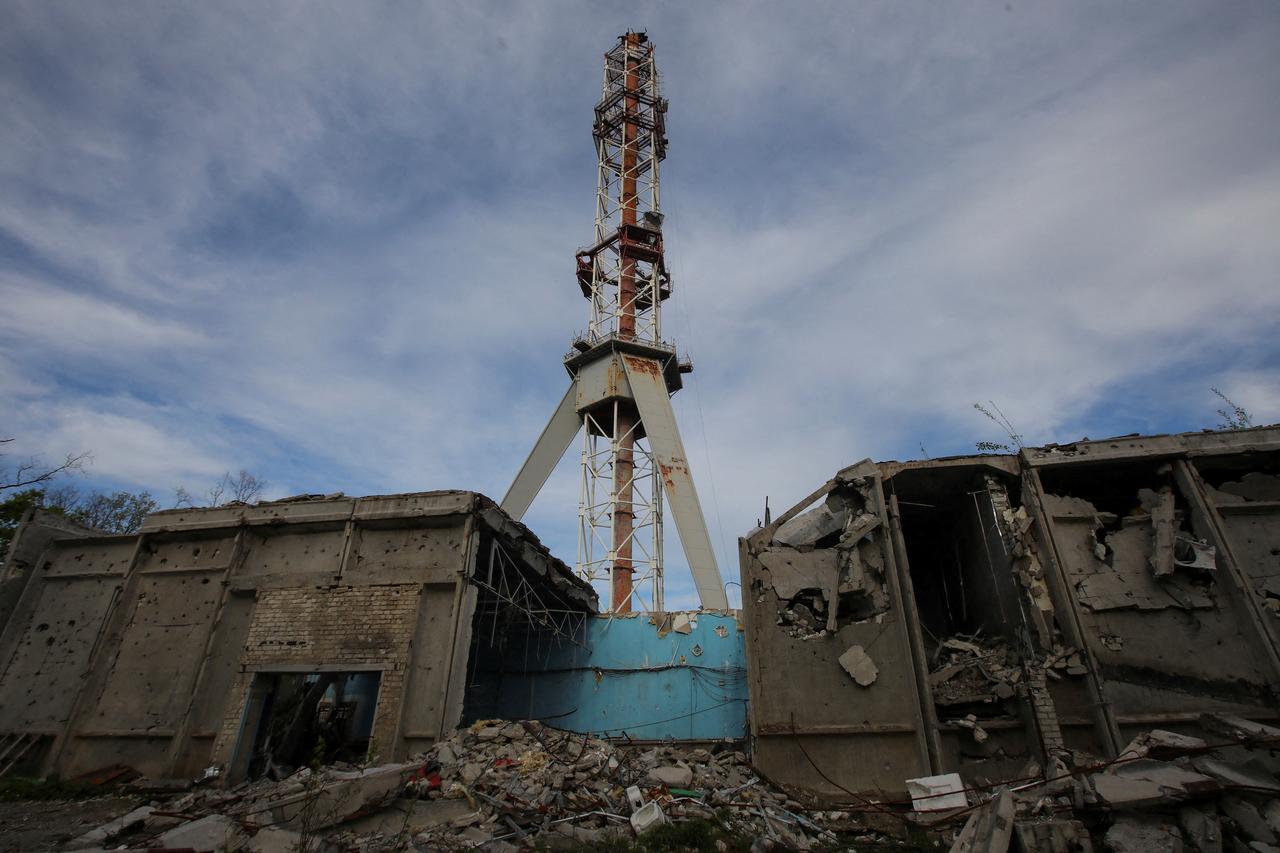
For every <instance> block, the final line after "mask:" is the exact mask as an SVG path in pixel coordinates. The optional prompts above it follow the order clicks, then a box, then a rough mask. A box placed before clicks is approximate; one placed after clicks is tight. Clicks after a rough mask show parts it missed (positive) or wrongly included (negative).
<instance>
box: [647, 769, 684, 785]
mask: <svg viewBox="0 0 1280 853" xmlns="http://www.w3.org/2000/svg"><path fill="white" fill-rule="evenodd" d="M649 778H650V779H652V780H653V781H655V782H661V783H662V784H663V785H666V786H667V787H668V788H687V787H689V785H691V784H692V783H693V771H692V770H690V769H689V768H688V767H671V766H668V767H654V768H651V769H650V770H649Z"/></svg>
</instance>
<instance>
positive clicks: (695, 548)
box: [622, 355, 729, 610]
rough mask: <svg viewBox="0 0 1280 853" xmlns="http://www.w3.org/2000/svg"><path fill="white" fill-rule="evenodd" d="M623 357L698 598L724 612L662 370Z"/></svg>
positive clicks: (721, 587)
mask: <svg viewBox="0 0 1280 853" xmlns="http://www.w3.org/2000/svg"><path fill="white" fill-rule="evenodd" d="M622 361H623V364H624V365H625V367H626V370H627V381H628V382H629V383H630V384H631V395H632V397H633V398H634V399H635V401H636V407H637V408H638V409H639V410H640V421H641V423H643V424H644V431H645V435H647V436H648V438H649V447H650V448H652V450H653V455H654V457H655V458H656V459H657V462H658V468H659V474H660V476H661V477H662V490H663V492H664V493H666V496H667V503H669V504H670V505H671V514H672V515H674V516H675V521H676V529H677V530H679V531H680V542H681V543H682V544H683V545H684V555H685V558H686V559H688V561H689V570H690V571H691V572H692V573H693V583H694V586H696V587H697V588H698V598H699V600H700V601H701V602H702V606H703V607H705V608H708V609H711V610H728V609H729V599H728V597H727V596H726V595H725V593H724V584H723V583H722V582H721V580H720V569H719V568H718V567H717V566H716V554H715V551H714V550H712V548H711V537H710V536H708V535H707V522H706V519H705V518H704V517H703V515H702V504H701V503H699V501H698V492H697V491H696V490H695V489H694V487H693V475H692V474H690V472H689V460H688V457H687V456H685V452H684V443H683V442H682V441H681V440H680V431H679V429H677V427H676V414H675V412H674V411H673V410H672V408H671V397H670V396H669V395H668V393H667V383H666V382H665V381H664V380H663V378H662V369H661V367H660V366H659V364H658V362H657V361H656V360H654V359H652V358H643V357H640V356H634V355H624V356H623V357H622Z"/></svg>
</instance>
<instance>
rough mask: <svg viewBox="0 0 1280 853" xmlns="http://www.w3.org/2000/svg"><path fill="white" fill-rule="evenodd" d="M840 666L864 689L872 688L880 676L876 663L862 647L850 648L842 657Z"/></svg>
mask: <svg viewBox="0 0 1280 853" xmlns="http://www.w3.org/2000/svg"><path fill="white" fill-rule="evenodd" d="M840 665H841V666H842V667H844V671H845V672H847V673H849V676H850V677H851V678H853V680H854V681H856V682H857V683H858V684H859V685H860V686H862V687H870V686H871V685H872V684H873V683H875V680H876V678H877V677H878V676H879V675H880V670H879V669H877V668H876V664H875V661H873V660H871V657H870V655H868V654H867V651H866V649H864V648H862V646H850V647H849V650H848V651H846V652H845V653H844V654H842V655H840Z"/></svg>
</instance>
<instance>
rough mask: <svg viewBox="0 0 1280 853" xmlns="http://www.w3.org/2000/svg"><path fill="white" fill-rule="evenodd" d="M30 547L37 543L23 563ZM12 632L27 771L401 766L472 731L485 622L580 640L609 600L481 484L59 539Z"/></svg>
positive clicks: (308, 499) (175, 517) (0, 730)
mask: <svg viewBox="0 0 1280 853" xmlns="http://www.w3.org/2000/svg"><path fill="white" fill-rule="evenodd" d="M24 553H25V552H24ZM28 574H29V579H28V580H27V581H26V582H25V584H24V588H23V590H22V594H21V596H20V599H19V601H18V602H17V603H16V605H15V606H14V608H13V612H12V616H11V617H10V619H9V620H8V623H7V625H6V626H5V630H4V632H3V634H2V635H0V735H3V736H4V737H5V738H6V743H11V742H17V743H19V745H20V746H21V748H22V750H23V756H24V757H23V763H22V766H21V768H19V769H22V770H24V771H25V772H41V773H48V772H58V773H59V774H61V775H64V776H72V775H75V774H77V773H81V772H85V771H91V770H94V769H97V768H101V767H106V766H110V765H114V764H126V765H129V766H131V767H133V768H135V769H136V770H138V771H140V772H142V773H143V774H145V775H147V776H149V777H152V778H171V777H187V778H192V777H194V776H196V775H199V774H200V773H202V772H203V771H204V769H205V768H207V767H210V766H215V767H220V768H222V773H223V774H224V775H225V777H227V778H230V779H231V780H233V781H234V780H237V779H240V778H244V777H246V776H249V775H260V774H263V773H270V774H275V775H278V774H280V773H284V772H288V771H289V770H290V769H292V768H293V767H296V766H299V765H304V764H306V763H308V762H309V760H310V758H311V755H310V754H309V750H311V749H312V748H313V747H314V745H315V744H316V743H317V741H319V742H321V743H323V744H324V748H325V751H326V752H325V756H324V757H325V760H337V759H338V758H340V757H346V758H348V759H350V758H359V759H363V758H365V757H366V756H367V755H370V754H372V755H375V756H377V757H378V758H380V759H382V760H384V761H386V760H398V759H402V758H403V757H405V756H408V755H411V754H413V753H415V752H417V751H419V750H421V749H423V748H425V747H427V746H429V745H430V744H432V743H434V742H435V741H437V740H438V739H439V738H441V737H442V736H445V735H447V733H448V732H449V731H451V730H453V728H454V727H455V726H457V725H459V724H460V723H462V722H464V709H465V706H466V704H467V700H468V690H469V684H470V678H469V661H470V659H471V657H472V656H473V655H472V652H473V650H474V647H475V644H476V643H477V642H478V640H479V637H480V633H481V632H480V628H481V627H484V628H486V629H487V628H489V627H491V626H492V625H493V624H501V625H502V628H503V631H504V632H505V636H506V638H507V640H508V641H509V642H511V643H512V644H515V645H528V646H531V647H532V646H535V645H537V644H542V645H549V644H551V643H553V642H561V643H574V642H581V641H582V634H583V632H584V625H585V622H586V620H587V618H588V617H589V616H590V615H592V614H593V613H594V612H595V609H596V600H595V595H594V593H593V592H592V591H591V589H590V587H589V586H588V585H587V584H585V583H583V582H582V581H580V580H578V579H577V578H576V577H575V576H574V575H573V574H572V573H571V572H570V571H569V570H568V568H567V567H566V566H564V564H562V563H560V562H559V561H558V560H556V559H555V558H554V557H552V556H551V555H550V553H549V552H548V551H547V550H546V549H545V548H544V547H543V546H542V545H541V544H540V543H539V542H538V540H537V539H536V537H534V536H533V534H532V533H530V532H529V531H528V529H527V528H525V527H524V526H523V525H520V524H518V523H517V522H514V521H512V520H511V519H510V518H508V517H507V516H505V515H504V514H503V513H502V512H501V511H500V510H499V509H498V508H497V507H496V506H495V505H494V504H493V503H492V502H491V501H489V500H488V499H487V498H485V497H483V496H481V495H478V494H475V493H471V492H423V493H416V494H408V495H393V496H381V497H369V498H359V499H355V498H344V497H341V496H336V497H335V496H302V497H301V498H298V499H289V500H284V501H276V502H270V503H263V504H259V505H257V506H252V507H250V506H243V505H241V506H228V507H222V508H218V509H206V510H173V511H167V512H160V513H156V514H153V515H151V516H149V517H148V518H147V520H146V521H145V523H144V524H143V527H142V529H141V531H140V533H139V534H137V535H130V536H109V537H103V536H92V537H83V536H71V537H65V538H57V537H49V538H48V541H47V542H46V543H45V547H44V548H43V550H42V553H41V555H40V556H39V558H38V560H36V561H35V562H34V565H33V566H32V567H30V568H29V570H28Z"/></svg>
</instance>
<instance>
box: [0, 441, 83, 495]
mask: <svg viewBox="0 0 1280 853" xmlns="http://www.w3.org/2000/svg"><path fill="white" fill-rule="evenodd" d="M11 441H13V439H12V438H0V445H4V444H9V443H10V442H11ZM3 455H4V454H0V456H3ZM92 461H93V457H92V456H91V455H90V454H89V453H88V452H81V453H68V454H67V455H66V457H65V458H64V459H63V460H62V462H61V463H60V464H58V465H53V466H50V465H46V464H44V463H42V462H41V461H40V457H39V456H28V457H27V458H26V459H25V460H24V461H22V462H19V463H18V464H16V465H13V466H9V465H4V466H0V492H2V491H6V490H8V489H21V488H24V487H26V486H38V485H40V484H41V483H48V482H49V481H51V480H52V479H53V478H54V477H57V476H58V475H59V474H63V473H66V472H67V471H81V470H83V469H84V466H85V463H87V462H92Z"/></svg>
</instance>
